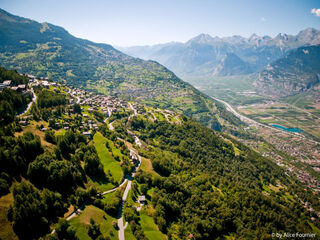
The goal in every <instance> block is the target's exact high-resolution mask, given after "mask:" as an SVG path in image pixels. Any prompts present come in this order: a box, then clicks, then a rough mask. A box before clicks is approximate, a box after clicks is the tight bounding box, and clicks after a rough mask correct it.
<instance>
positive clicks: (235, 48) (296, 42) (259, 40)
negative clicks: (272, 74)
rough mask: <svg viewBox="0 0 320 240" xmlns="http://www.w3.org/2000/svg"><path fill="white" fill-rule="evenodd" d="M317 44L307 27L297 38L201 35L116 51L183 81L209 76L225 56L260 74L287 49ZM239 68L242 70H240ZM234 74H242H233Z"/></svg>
mask: <svg viewBox="0 0 320 240" xmlns="http://www.w3.org/2000/svg"><path fill="white" fill-rule="evenodd" d="M319 43H320V31H319V30H316V29H313V28H308V29H305V30H303V31H301V32H299V33H298V34H297V35H287V34H278V35H277V36H276V37H274V38H271V37H269V36H262V37H261V36H258V35H256V34H253V35H252V36H250V37H249V38H244V37H241V36H232V37H223V38H219V37H211V36H210V35H208V34H200V35H199V36H196V37H194V38H192V39H190V40H189V41H187V42H186V43H167V44H163V45H161V44H159V45H155V46H141V47H138V46H135V47H129V48H119V49H120V50H121V51H123V52H125V53H127V54H130V55H132V56H135V57H142V58H143V59H152V60H155V61H158V62H160V63H161V64H163V65H164V66H166V67H168V68H169V69H171V70H173V72H175V73H176V74H178V75H179V76H182V77H183V78H186V79H188V78H190V77H195V76H198V77H204V76H211V75H212V73H214V72H215V70H214V69H215V68H216V67H217V66H218V65H219V64H220V61H221V60H222V59H223V58H224V56H225V55H226V54H231V53H233V54H236V55H237V56H238V57H240V58H241V59H242V60H243V61H244V62H246V64H248V65H250V70H251V71H250V72H255V71H261V70H263V69H264V68H265V67H266V66H267V65H268V64H269V63H271V62H273V61H275V60H277V59H279V58H281V57H283V56H284V55H285V54H286V53H287V52H288V51H289V50H291V49H294V48H298V47H301V46H305V45H315V44H319ZM161 46H162V47H161ZM239 69H241V68H239ZM230 72H233V74H234V75H236V74H242V72H241V71H232V70H230Z"/></svg>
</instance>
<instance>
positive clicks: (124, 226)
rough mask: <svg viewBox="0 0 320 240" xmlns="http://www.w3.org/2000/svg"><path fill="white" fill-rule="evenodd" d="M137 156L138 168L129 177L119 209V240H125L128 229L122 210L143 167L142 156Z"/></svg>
mask: <svg viewBox="0 0 320 240" xmlns="http://www.w3.org/2000/svg"><path fill="white" fill-rule="evenodd" d="M130 150H132V149H130ZM137 156H138V160H139V163H138V165H137V166H136V168H135V169H134V171H133V172H132V174H131V176H129V177H128V184H127V187H126V189H125V190H124V193H123V196H122V202H121V207H120V208H119V211H118V227H119V232H118V237H119V240H125V237H124V230H125V228H126V227H127V225H128V223H127V222H126V223H125V225H123V216H122V210H123V205H124V203H125V202H126V200H127V197H128V193H129V191H130V189H131V183H132V179H133V177H134V175H135V174H136V171H137V170H138V169H139V167H140V165H141V156H140V155H138V154H137Z"/></svg>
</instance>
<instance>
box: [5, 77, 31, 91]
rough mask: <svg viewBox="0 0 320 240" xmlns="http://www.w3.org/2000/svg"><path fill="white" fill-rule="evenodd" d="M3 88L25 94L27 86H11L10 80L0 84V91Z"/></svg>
mask: <svg viewBox="0 0 320 240" xmlns="http://www.w3.org/2000/svg"><path fill="white" fill-rule="evenodd" d="M5 88H10V89H12V90H14V91H17V92H25V91H26V90H27V85H26V84H18V85H12V81H11V80H4V81H3V82H2V83H0V91H1V90H2V89H5Z"/></svg>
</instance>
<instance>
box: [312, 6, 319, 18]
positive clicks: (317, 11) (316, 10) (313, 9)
mask: <svg viewBox="0 0 320 240" xmlns="http://www.w3.org/2000/svg"><path fill="white" fill-rule="evenodd" d="M311 13H312V14H314V15H316V16H317V17H320V8H318V9H316V8H312V9H311Z"/></svg>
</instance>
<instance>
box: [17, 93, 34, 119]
mask: <svg viewBox="0 0 320 240" xmlns="http://www.w3.org/2000/svg"><path fill="white" fill-rule="evenodd" d="M31 92H32V94H33V97H32V101H31V102H30V103H29V104H28V107H27V108H26V110H24V112H23V113H20V114H18V117H21V116H22V115H24V114H26V113H27V112H28V111H29V110H30V108H31V106H32V104H33V103H34V102H36V101H37V95H36V94H35V93H34V91H33V88H31Z"/></svg>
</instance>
